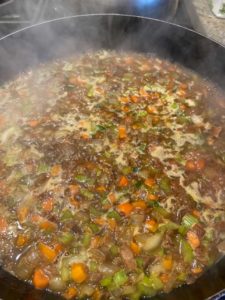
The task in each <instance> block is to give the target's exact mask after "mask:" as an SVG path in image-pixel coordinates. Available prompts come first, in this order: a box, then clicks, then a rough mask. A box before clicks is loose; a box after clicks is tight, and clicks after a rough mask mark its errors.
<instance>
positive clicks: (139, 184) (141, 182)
mask: <svg viewBox="0 0 225 300" xmlns="http://www.w3.org/2000/svg"><path fill="white" fill-rule="evenodd" d="M143 183H144V181H143V180H138V181H137V182H136V183H135V187H136V188H137V189H139V188H140V187H142V185H143Z"/></svg>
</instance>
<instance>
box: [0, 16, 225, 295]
mask: <svg viewBox="0 0 225 300" xmlns="http://www.w3.org/2000/svg"><path fill="white" fill-rule="evenodd" d="M102 48H104V49H116V50H124V51H128V50H132V51H139V52H145V53H149V52H150V53H153V54H156V55H157V56H160V57H162V58H166V59H169V60H170V61H172V62H176V63H179V64H181V65H183V66H185V67H188V68H190V69H192V70H194V71H196V72H197V73H199V74H201V75H202V76H204V77H205V78H208V79H210V80H212V81H213V82H215V83H216V84H217V85H218V86H220V87H221V88H222V89H225V48H223V47H222V46H221V45H219V44H217V43H215V42H214V41H212V40H209V39H207V38H205V37H204V36H202V35H200V34H197V33H196V32H193V31H191V30H187V29H185V28H182V27H180V26H176V25H173V24H169V23H166V22H163V21H159V20H154V19H148V18H141V17H134V16H123V15H112V14H107V15H85V16H75V17H69V18H62V19H57V20H53V21H50V22H45V23H42V24H39V25H35V26H32V27H29V28H27V29H22V30H19V31H17V32H16V33H14V34H10V35H8V36H7V37H5V38H2V39H1V40H0V82H1V83H3V82H5V81H6V80H9V79H13V78H14V77H15V76H16V75H17V74H18V73H19V72H21V71H25V70H26V69H27V68H35V66H36V65H38V64H39V63H40V62H46V61H50V60H54V59H55V58H59V57H65V56H67V55H69V54H71V53H80V52H82V53H84V52H86V51H90V50H97V49H102ZM0 251H1V249H0ZM224 288H225V259H221V260H220V261H219V262H218V263H217V264H215V265H214V266H212V267H211V269H209V270H208V271H207V272H206V273H205V274H204V275H203V276H202V277H201V278H199V279H198V280H197V281H196V282H195V283H194V284H192V285H185V286H182V287H180V288H177V289H175V290H174V291H172V292H171V293H170V294H162V295H160V296H157V297H154V298H152V299H165V300H176V299H177V300H178V299H179V300H180V299H182V300H188V299H189V300H203V299H206V298H208V297H209V296H212V295H213V294H215V293H217V292H218V291H220V290H222V289H224ZM0 299H3V300H44V299H45V300H51V299H54V300H56V299H61V298H60V297H58V296H56V295H53V294H50V293H48V292H45V291H38V290H35V289H34V288H33V287H32V286H30V285H29V284H26V283H24V282H21V281H19V280H18V279H16V278H14V277H13V276H12V275H10V274H8V273H6V272H5V271H3V270H1V269H0Z"/></svg>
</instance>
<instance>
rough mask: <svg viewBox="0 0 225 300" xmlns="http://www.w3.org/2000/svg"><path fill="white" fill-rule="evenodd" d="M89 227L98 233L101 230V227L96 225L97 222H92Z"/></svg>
mask: <svg viewBox="0 0 225 300" xmlns="http://www.w3.org/2000/svg"><path fill="white" fill-rule="evenodd" d="M89 227H90V228H91V230H92V232H93V233H95V234H96V233H98V232H99V231H100V228H99V226H98V225H96V224H95V223H90V225H89Z"/></svg>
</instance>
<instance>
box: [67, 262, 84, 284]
mask: <svg viewBox="0 0 225 300" xmlns="http://www.w3.org/2000/svg"><path fill="white" fill-rule="evenodd" d="M71 277H72V279H73V280H74V281H75V282H76V283H82V282H84V281H85V280H86V279H87V277H88V274H87V271H86V266H85V265H84V264H82V263H75V264H73V265H72V267H71Z"/></svg>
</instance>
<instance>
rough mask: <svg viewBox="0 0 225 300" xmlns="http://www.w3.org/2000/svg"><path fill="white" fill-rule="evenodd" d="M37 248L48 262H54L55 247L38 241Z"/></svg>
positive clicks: (55, 255)
mask: <svg viewBox="0 0 225 300" xmlns="http://www.w3.org/2000/svg"><path fill="white" fill-rule="evenodd" d="M38 248H39V250H40V252H41V254H42V255H43V256H44V258H46V259H47V260H48V261H49V262H52V263H53V262H54V261H55V259H56V257H57V252H56V250H55V249H52V248H51V247H49V246H48V245H46V244H44V243H39V245H38Z"/></svg>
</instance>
